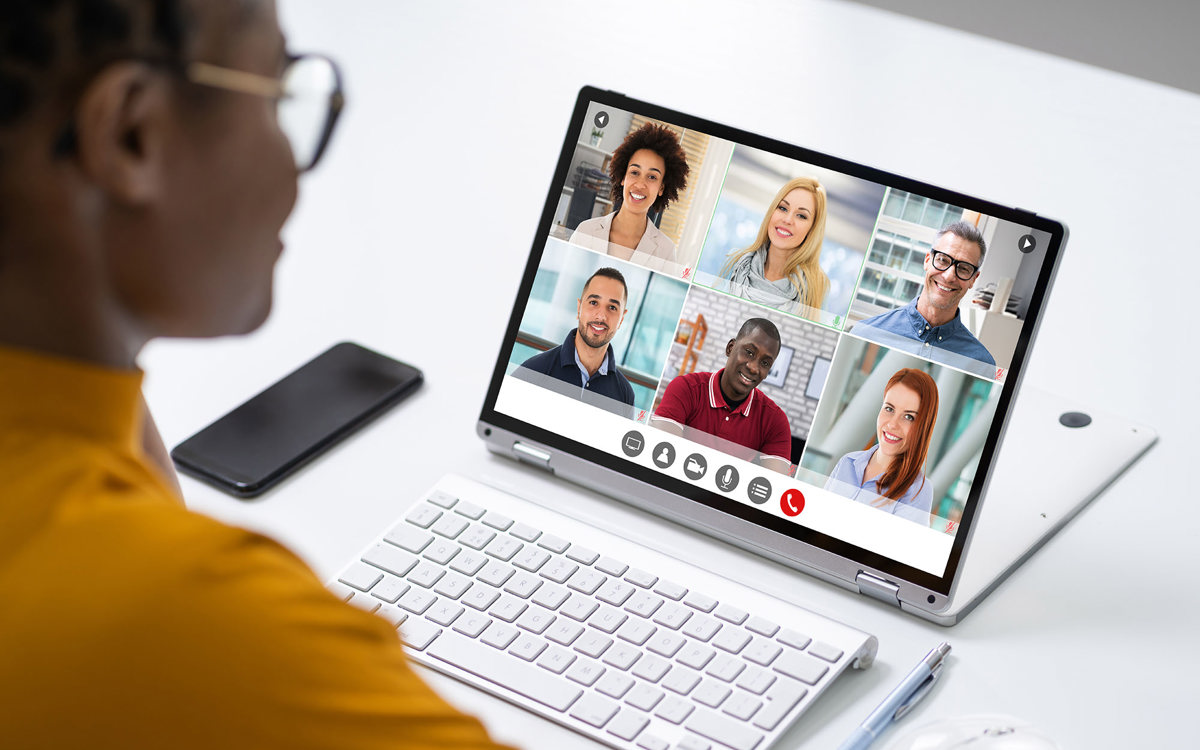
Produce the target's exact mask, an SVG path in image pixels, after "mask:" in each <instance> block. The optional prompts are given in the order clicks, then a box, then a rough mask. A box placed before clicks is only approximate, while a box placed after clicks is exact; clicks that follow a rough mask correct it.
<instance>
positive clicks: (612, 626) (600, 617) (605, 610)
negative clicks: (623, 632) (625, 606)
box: [587, 606, 629, 633]
mask: <svg viewBox="0 0 1200 750" xmlns="http://www.w3.org/2000/svg"><path fill="white" fill-rule="evenodd" d="M628 619H629V615H627V614H625V613H624V612H621V611H620V610H617V609H613V608H612V607H608V606H601V607H600V609H598V610H596V612H595V614H593V615H592V616H591V617H589V618H588V621H587V623H588V625H591V626H592V627H593V628H596V629H597V630H600V631H602V632H604V633H615V632H617V628H619V627H621V624H622V623H624V622H625V621H626V620H628Z"/></svg>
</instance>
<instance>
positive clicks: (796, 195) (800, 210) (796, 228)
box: [767, 188, 817, 251]
mask: <svg viewBox="0 0 1200 750" xmlns="http://www.w3.org/2000/svg"><path fill="white" fill-rule="evenodd" d="M816 213H817V198H816V196H815V195H813V194H812V193H811V192H810V191H808V190H805V189H803V188H796V189H795V190H792V191H790V192H788V194H787V195H785V196H783V199H782V200H780V201H779V205H777V206H775V209H774V211H772V212H771V219H770V223H769V224H770V225H769V227H768V229H767V240H768V241H769V242H770V243H771V246H772V247H775V248H779V249H780V250H787V251H791V250H795V249H796V248H798V247H800V245H801V243H803V242H804V240H805V238H806V237H808V231H809V230H810V229H812V225H813V217H814V216H816Z"/></svg>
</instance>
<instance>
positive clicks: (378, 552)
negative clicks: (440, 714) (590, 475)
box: [330, 475, 877, 750]
mask: <svg viewBox="0 0 1200 750" xmlns="http://www.w3.org/2000/svg"><path fill="white" fill-rule="evenodd" d="M330 588H331V589H333V590H334V591H335V592H337V593H338V594H339V595H341V596H343V597H344V598H345V599H347V600H348V601H350V602H351V603H352V604H355V605H358V606H361V607H363V608H364V609H366V610H368V611H371V612H374V613H376V614H377V615H379V616H380V617H383V618H384V619H386V620H387V621H388V622H390V623H392V624H393V625H395V626H397V627H399V629H400V633H401V636H402V638H403V640H404V642H405V646H406V648H407V650H408V652H409V654H410V656H411V658H412V659H413V660H414V661H416V662H419V663H421V664H424V665H426V666H428V667H431V668H433V669H435V670H438V671H440V672H444V673H446V674H449V675H452V676H454V677H457V678H459V679H462V680H465V681H467V682H469V683H471V684H473V685H475V686H477V687H479V688H481V689H483V690H485V691H487V692H489V693H492V694H494V695H497V696H500V697H502V698H505V699H507V700H509V701H512V702H514V703H516V704H518V705H520V706H523V707H525V708H527V709H528V710H530V711H532V712H534V713H537V714H539V715H541V716H544V717H546V718H548V719H551V720H552V721H555V722H558V723H561V724H564V725H566V726H568V727H571V728H572V729H575V730H577V731H579V732H581V733H583V734H586V735H588V736H590V737H592V738H594V739H596V740H599V741H600V742H603V743H605V744H607V745H610V746H612V747H618V748H641V749H642V750H671V749H672V748H675V749H677V750H705V749H706V748H710V749H713V750H716V749H718V748H734V750H763V749H765V748H767V747H769V746H770V745H771V744H772V743H773V742H774V741H775V740H776V739H777V738H778V737H779V736H780V735H781V734H782V733H783V732H784V731H785V730H786V729H787V728H788V727H789V726H790V725H791V724H792V722H794V721H795V720H796V718H797V717H798V716H799V715H800V714H801V713H803V712H804V711H805V710H806V709H807V708H808V706H810V705H811V704H812V703H813V701H814V700H815V699H816V697H817V696H818V695H819V694H820V693H821V692H823V691H824V690H825V689H826V688H827V687H828V686H829V685H830V684H831V683H832V682H833V681H834V679H836V678H837V676H838V675H840V674H841V673H842V672H844V671H845V670H846V669H847V668H848V667H851V666H854V667H858V668H865V667H867V666H870V664H871V662H872V661H873V660H874V657H875V652H876V648H877V641H876V639H875V637H874V636H872V635H869V634H867V633H864V632H861V631H859V630H856V629H854V628H851V627H848V626H846V625H843V624H841V623H838V622H836V621H834V620H830V619H828V618H826V617H822V616H820V615H817V614H814V613H812V612H809V611H808V610H805V609H802V608H800V607H796V606H794V605H791V604H788V603H786V602H783V601H780V600H778V599H775V598H773V597H769V596H767V595H765V594H762V593H760V592H757V591H754V590H753V589H750V588H748V587H745V586H742V585H739V584H736V583H734V582H732V581H729V580H728V579H725V578H721V577H719V576H716V575H714V574H711V573H709V572H707V571H704V570H701V569H699V568H696V567H695V566H692V565H688V564H685V563H682V562H680V561H678V560H674V559H672V558H670V557H668V556H666V555H664V554H661V553H659V552H657V551H655V550H651V549H649V548H647V547H644V546H642V545H639V544H636V543H633V542H630V541H629V540H626V539H623V538H621V537H619V536H616V535H613V534H609V533H607V532H605V531H602V530H600V529H596V528H594V527H592V526H589V525H587V524H584V523H581V522H579V521H576V520H575V519H571V518H567V517H565V516H562V515H560V514H557V513H554V512H552V511H549V510H547V509H545V508H543V507H541V506H538V505H536V504H534V503H530V502H528V501H524V500H521V499H520V498H516V497H514V496H511V495H508V494H507V493H504V492H501V491H499V490H496V489H494V488H492V487H489V486H487V485H483V484H479V483H477V482H474V481H472V480H468V479H465V478H463V477H459V476H455V475H449V476H447V477H444V478H443V479H442V480H441V481H440V482H439V483H438V484H437V486H435V487H434V488H433V489H432V490H430V491H429V492H428V493H427V494H426V496H425V498H424V499H422V500H420V501H418V502H417V504H415V505H414V506H413V507H412V508H411V509H410V510H409V511H408V513H407V514H405V516H404V518H403V520H401V521H400V522H398V523H397V524H396V525H395V526H394V527H393V528H391V529H389V530H388V531H387V532H386V533H384V534H383V535H382V536H380V537H379V538H378V539H377V540H376V541H375V542H373V543H372V544H371V545H369V546H368V547H367V548H366V549H365V550H364V551H363V553H362V555H361V556H360V557H359V559H357V560H355V561H354V562H353V563H351V564H350V565H349V566H347V567H346V569H345V570H343V571H342V573H341V575H339V576H338V579H337V580H336V581H334V582H333V583H331V584H330Z"/></svg>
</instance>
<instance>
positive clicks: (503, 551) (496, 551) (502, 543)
mask: <svg viewBox="0 0 1200 750" xmlns="http://www.w3.org/2000/svg"><path fill="white" fill-rule="evenodd" d="M524 546H525V545H523V544H521V543H520V542H519V541H517V540H516V539H513V538H512V537H511V536H497V537H496V538H495V539H493V540H492V541H491V542H489V543H488V546H486V547H484V548H483V551H484V552H485V553H487V554H489V555H491V556H492V557H494V558H496V559H497V560H503V561H505V562H508V561H509V560H511V559H512V558H513V555H515V554H517V553H518V552H520V551H521V548H522V547H524Z"/></svg>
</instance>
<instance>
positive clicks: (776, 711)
mask: <svg viewBox="0 0 1200 750" xmlns="http://www.w3.org/2000/svg"><path fill="white" fill-rule="evenodd" d="M807 694H808V690H807V689H806V688H804V687H802V686H801V685H799V684H798V683H796V682H793V681H791V680H780V681H779V683H778V684H777V685H775V687H773V688H771V692H770V694H769V695H768V696H767V697H768V698H769V700H768V701H767V704H766V705H765V706H763V710H762V711H760V712H759V713H758V716H756V717H754V726H756V727H758V728H759V729H765V730H767V731H768V732H769V731H771V730H772V729H774V728H775V727H777V726H779V722H780V721H782V720H783V717H784V716H787V715H788V713H789V712H790V711H791V710H792V709H793V708H795V707H796V705H797V704H798V703H800V701H801V700H802V699H803V698H804V696H805V695H807Z"/></svg>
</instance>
